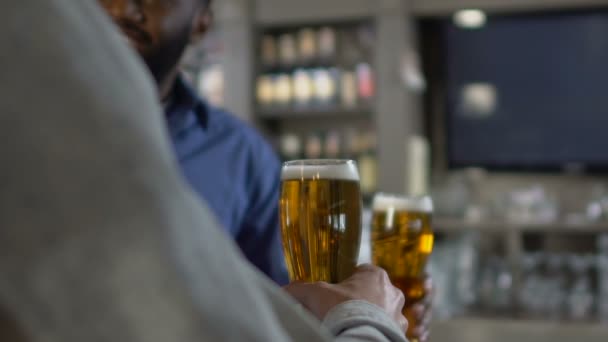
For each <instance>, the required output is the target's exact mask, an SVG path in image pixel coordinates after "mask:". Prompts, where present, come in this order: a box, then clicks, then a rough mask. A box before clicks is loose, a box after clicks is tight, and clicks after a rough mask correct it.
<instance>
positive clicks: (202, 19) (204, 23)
mask: <svg viewBox="0 0 608 342" xmlns="http://www.w3.org/2000/svg"><path fill="white" fill-rule="evenodd" d="M193 20H194V22H193V23H192V33H191V35H190V42H192V43H196V42H198V41H199V40H201V39H202V38H203V37H204V36H205V34H206V33H207V31H209V28H210V27H211V22H212V21H213V12H212V11H211V9H210V8H209V7H205V8H202V9H200V10H198V13H197V14H196V15H195V16H194V19H193Z"/></svg>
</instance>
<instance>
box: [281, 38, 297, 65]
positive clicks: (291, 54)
mask: <svg viewBox="0 0 608 342" xmlns="http://www.w3.org/2000/svg"><path fill="white" fill-rule="evenodd" d="M297 60H298V51H297V47H296V39H295V37H294V35H293V34H291V33H284V34H282V35H281V36H280V37H279V62H280V64H281V65H282V66H283V67H290V66H293V65H295V64H296V62H297Z"/></svg>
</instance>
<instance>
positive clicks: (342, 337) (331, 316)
mask: <svg viewBox="0 0 608 342" xmlns="http://www.w3.org/2000/svg"><path fill="white" fill-rule="evenodd" d="M323 325H324V326H325V327H326V328H328V329H329V330H330V332H331V333H332V334H333V335H334V336H336V340H335V341H336V342H356V341H378V342H382V341H385V342H407V340H406V338H405V335H404V333H403V331H401V329H400V328H399V326H398V325H397V324H396V323H395V322H394V321H393V320H392V319H391V318H390V317H388V315H387V314H386V313H385V312H384V311H382V310H381V309H380V308H379V307H377V306H375V305H373V304H370V303H368V302H365V301H360V300H353V301H348V302H345V303H342V304H340V305H338V306H336V307H335V308H333V309H332V310H331V311H330V312H329V313H328V314H327V316H326V317H325V319H324V320H323Z"/></svg>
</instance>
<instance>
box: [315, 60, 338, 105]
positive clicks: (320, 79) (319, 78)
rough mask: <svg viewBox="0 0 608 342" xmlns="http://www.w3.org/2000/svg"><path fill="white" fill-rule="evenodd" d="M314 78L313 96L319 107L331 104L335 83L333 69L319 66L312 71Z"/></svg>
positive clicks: (333, 97)
mask: <svg viewBox="0 0 608 342" xmlns="http://www.w3.org/2000/svg"><path fill="white" fill-rule="evenodd" d="M312 74H313V80H314V97H315V100H316V103H317V104H319V105H320V106H321V107H324V106H328V105H331V104H333V102H334V99H335V97H336V92H337V85H336V79H335V74H336V71H335V70H334V69H326V68H319V69H315V70H313V72H312Z"/></svg>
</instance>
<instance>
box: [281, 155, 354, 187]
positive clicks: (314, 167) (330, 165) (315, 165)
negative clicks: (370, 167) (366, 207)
mask: <svg viewBox="0 0 608 342" xmlns="http://www.w3.org/2000/svg"><path fill="white" fill-rule="evenodd" d="M296 179H333V180H348V181H357V182H358V181H359V171H358V170H357V165H356V164H355V163H354V162H352V161H348V162H345V161H339V160H303V161H293V162H287V163H285V164H284V166H283V171H282V172H281V180H296Z"/></svg>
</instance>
